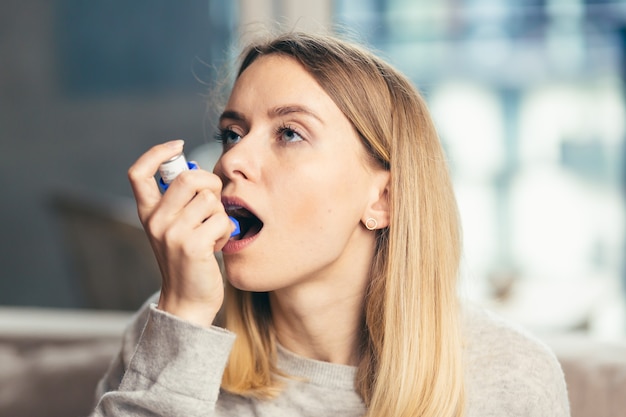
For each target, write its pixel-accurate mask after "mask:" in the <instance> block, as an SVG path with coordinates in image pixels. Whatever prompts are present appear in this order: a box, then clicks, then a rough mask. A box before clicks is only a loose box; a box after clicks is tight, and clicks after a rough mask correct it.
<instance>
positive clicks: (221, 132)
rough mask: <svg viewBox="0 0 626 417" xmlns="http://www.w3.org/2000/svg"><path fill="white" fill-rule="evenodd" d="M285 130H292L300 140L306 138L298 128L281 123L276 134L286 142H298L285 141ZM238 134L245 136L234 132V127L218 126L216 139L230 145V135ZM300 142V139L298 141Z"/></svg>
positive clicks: (240, 136)
mask: <svg viewBox="0 0 626 417" xmlns="http://www.w3.org/2000/svg"><path fill="white" fill-rule="evenodd" d="M285 132H291V133H292V134H294V135H296V136H298V137H299V138H300V140H304V138H303V136H302V135H301V134H300V132H299V131H298V129H296V128H294V127H293V126H291V125H288V124H284V123H283V124H281V125H280V126H278V127H277V128H276V130H275V131H274V134H275V135H276V136H277V137H279V138H280V140H281V141H283V142H285V143H290V142H296V141H284V140H283V139H282V135H283V134H284V133H285ZM231 134H232V135H236V136H238V137H239V138H240V139H239V140H241V139H242V138H243V136H242V135H239V134H238V133H236V132H234V131H233V130H232V129H229V128H224V129H223V128H218V131H217V132H216V133H215V140H216V141H217V142H219V143H221V144H222V145H230V144H232V143H230V142H228V136H229V135H231ZM297 142H299V141H297Z"/></svg>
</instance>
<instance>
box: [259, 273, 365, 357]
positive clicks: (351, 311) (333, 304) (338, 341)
mask: <svg viewBox="0 0 626 417" xmlns="http://www.w3.org/2000/svg"><path fill="white" fill-rule="evenodd" d="M364 281H365V280H364ZM349 284H352V285H349ZM363 284H364V283H363ZM331 288H332V291H329V290H328V287H327V286H324V285H323V284H321V283H319V282H317V283H312V284H310V285H307V286H298V287H297V288H288V289H282V290H279V291H275V292H272V293H271V294H270V302H271V306H272V317H273V324H274V329H275V331H276V336H277V338H278V341H279V343H280V344H281V345H282V346H283V347H284V348H286V349H287V350H290V351H291V352H294V353H296V354H298V355H300V356H304V357H308V358H311V359H316V360H320V361H325V362H331V363H337V364H344V365H357V364H358V361H359V343H360V338H361V332H362V328H363V297H364V294H365V288H364V285H358V284H357V285H355V283H354V282H352V283H346V285H345V286H342V285H337V281H334V282H333V284H332V287H331Z"/></svg>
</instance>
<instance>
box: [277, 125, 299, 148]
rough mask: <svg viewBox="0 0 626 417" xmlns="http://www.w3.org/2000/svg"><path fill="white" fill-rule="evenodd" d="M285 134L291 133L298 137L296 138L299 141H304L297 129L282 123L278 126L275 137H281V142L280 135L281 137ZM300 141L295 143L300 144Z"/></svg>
mask: <svg viewBox="0 0 626 417" xmlns="http://www.w3.org/2000/svg"><path fill="white" fill-rule="evenodd" d="M285 132H291V133H293V134H294V135H296V136H298V137H299V138H300V140H304V138H303V136H302V135H301V134H300V132H299V131H298V129H296V128H294V127H293V126H291V125H288V124H284V123H283V124H281V125H280V126H278V128H277V129H276V130H275V135H276V136H278V137H281V140H282V135H283V134H284V133H285ZM300 140H299V141H297V142H300ZM284 142H285V143H291V142H294V141H284Z"/></svg>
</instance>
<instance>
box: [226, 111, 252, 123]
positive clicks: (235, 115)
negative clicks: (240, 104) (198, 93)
mask: <svg viewBox="0 0 626 417" xmlns="http://www.w3.org/2000/svg"><path fill="white" fill-rule="evenodd" d="M224 119H232V120H236V121H238V122H245V121H246V116H244V115H243V114H241V113H239V112H237V111H234V110H224V112H223V113H222V114H221V115H220V122H221V121H222V120H224Z"/></svg>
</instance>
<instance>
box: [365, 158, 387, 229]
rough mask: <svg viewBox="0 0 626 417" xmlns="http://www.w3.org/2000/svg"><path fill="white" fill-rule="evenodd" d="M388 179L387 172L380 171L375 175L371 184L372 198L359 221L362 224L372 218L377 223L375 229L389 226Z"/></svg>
mask: <svg viewBox="0 0 626 417" xmlns="http://www.w3.org/2000/svg"><path fill="white" fill-rule="evenodd" d="M389 178H390V173H389V171H382V170H381V171H379V172H377V173H376V174H375V178H374V181H373V182H372V194H371V196H372V197H371V200H370V203H369V204H368V206H367V208H366V210H365V213H363V218H362V219H361V221H362V222H363V224H366V222H367V219H370V218H372V219H375V220H376V222H377V223H378V225H377V227H376V229H384V228H385V227H387V226H389V207H390V204H389Z"/></svg>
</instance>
